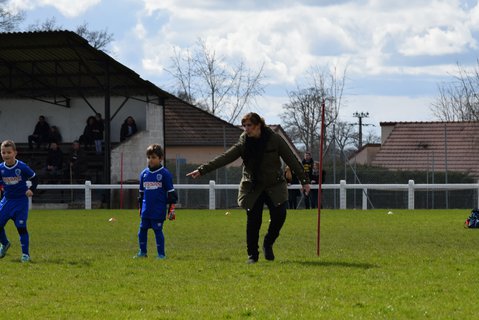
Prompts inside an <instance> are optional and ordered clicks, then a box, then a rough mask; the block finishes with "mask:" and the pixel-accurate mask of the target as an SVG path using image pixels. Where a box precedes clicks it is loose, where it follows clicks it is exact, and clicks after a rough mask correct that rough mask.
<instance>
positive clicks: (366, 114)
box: [353, 111, 369, 149]
mask: <svg viewBox="0 0 479 320" xmlns="http://www.w3.org/2000/svg"><path fill="white" fill-rule="evenodd" d="M353 117H356V118H358V119H359V121H358V124H359V137H358V140H359V141H358V149H361V148H362V147H363V118H368V117H369V112H357V111H356V112H355V113H353Z"/></svg>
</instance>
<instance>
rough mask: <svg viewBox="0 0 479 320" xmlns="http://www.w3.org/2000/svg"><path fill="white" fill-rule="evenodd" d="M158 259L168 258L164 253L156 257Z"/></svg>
mask: <svg viewBox="0 0 479 320" xmlns="http://www.w3.org/2000/svg"><path fill="white" fill-rule="evenodd" d="M156 259H158V260H165V259H166V256H165V255H163V254H159V255H158V256H157V257H156Z"/></svg>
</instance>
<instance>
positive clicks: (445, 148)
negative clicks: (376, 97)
mask: <svg viewBox="0 0 479 320" xmlns="http://www.w3.org/2000/svg"><path fill="white" fill-rule="evenodd" d="M380 125H381V146H380V148H379V151H378V152H377V154H376V155H375V157H374V159H373V160H372V161H371V162H370V164H371V165H373V166H380V167H385V168H388V169H391V170H412V171H436V172H445V171H446V168H447V171H456V172H463V173H469V174H471V175H472V176H475V177H479V157H478V156H477V154H478V152H479V122H381V123H380Z"/></svg>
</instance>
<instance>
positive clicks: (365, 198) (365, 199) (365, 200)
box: [363, 188, 368, 210]
mask: <svg viewBox="0 0 479 320" xmlns="http://www.w3.org/2000/svg"><path fill="white" fill-rule="evenodd" d="M363 210H368V188H364V189H363Z"/></svg>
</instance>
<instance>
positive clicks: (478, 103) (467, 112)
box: [431, 61, 479, 121]
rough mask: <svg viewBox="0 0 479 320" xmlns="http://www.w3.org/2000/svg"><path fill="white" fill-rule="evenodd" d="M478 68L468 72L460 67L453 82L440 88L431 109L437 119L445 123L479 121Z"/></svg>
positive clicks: (443, 84) (441, 85)
mask: <svg viewBox="0 0 479 320" xmlns="http://www.w3.org/2000/svg"><path fill="white" fill-rule="evenodd" d="M478 66H479V61H478ZM478 66H476V67H475V68H474V69H472V70H467V69H465V68H464V67H461V66H460V65H458V66H457V74H456V75H455V76H454V78H453V80H452V81H451V82H444V83H441V84H440V85H439V86H438V89H439V95H438V97H437V98H436V101H435V102H434V103H433V104H432V107H431V110H432V112H433V114H434V115H435V116H436V117H438V118H439V119H440V120H443V121H478V120H479V67H478Z"/></svg>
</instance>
